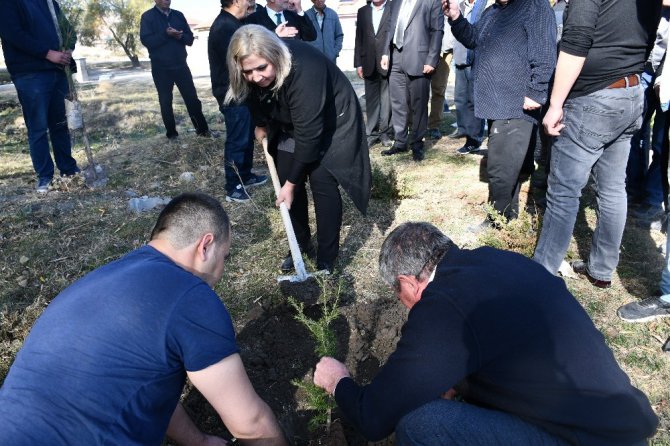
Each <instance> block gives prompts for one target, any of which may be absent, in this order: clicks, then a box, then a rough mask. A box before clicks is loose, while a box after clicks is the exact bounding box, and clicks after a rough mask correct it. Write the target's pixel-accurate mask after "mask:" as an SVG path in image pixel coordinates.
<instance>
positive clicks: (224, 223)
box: [151, 192, 230, 249]
mask: <svg viewBox="0 0 670 446" xmlns="http://www.w3.org/2000/svg"><path fill="white" fill-rule="evenodd" d="M208 232H209V233H212V234H213V235H214V241H215V242H217V243H219V242H222V243H225V242H227V241H228V239H229V238H230V219H229V218H228V214H226V211H225V210H224V209H223V206H221V202H219V200H217V199H216V198H213V197H210V196H209V195H207V194H203V193H200V192H189V193H185V194H181V195H179V196H177V197H175V198H173V199H172V201H170V202H169V203H168V204H167V206H165V208H164V209H163V211H162V212H161V213H160V215H159V216H158V221H157V222H156V225H155V226H154V229H153V230H152V231H151V240H154V239H156V238H164V239H167V240H168V241H169V242H170V244H171V245H172V246H173V247H174V248H176V249H182V248H185V247H186V246H188V245H190V244H192V243H195V242H196V241H197V240H198V239H199V238H200V237H202V236H203V235H205V234H207V233H208Z"/></svg>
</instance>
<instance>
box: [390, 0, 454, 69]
mask: <svg viewBox="0 0 670 446" xmlns="http://www.w3.org/2000/svg"><path fill="white" fill-rule="evenodd" d="M403 1H405V0H395V1H392V2H390V3H391V20H390V24H389V28H388V39H387V42H388V45H389V48H390V45H393V36H394V33H395V27H396V24H397V23H398V12H399V11H400V7H401V6H402V3H403ZM443 34H444V15H443V13H442V6H441V5H440V0H416V4H415V5H414V9H413V10H412V14H411V16H410V19H409V22H408V24H407V29H406V30H405V42H404V44H403V48H407V50H408V51H406V52H405V53H403V58H402V65H403V66H402V67H401V69H402V71H404V72H405V73H406V74H408V75H410V76H423V66H424V65H430V66H431V67H433V68H436V67H437V61H438V59H439V58H440V49H441V46H442V35H443Z"/></svg>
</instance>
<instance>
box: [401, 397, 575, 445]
mask: <svg viewBox="0 0 670 446" xmlns="http://www.w3.org/2000/svg"><path fill="white" fill-rule="evenodd" d="M395 434H396V443H397V444H398V445H400V446H409V445H435V446H440V445H450V446H456V445H467V446H477V445H481V446H493V445H501V446H503V445H504V446H507V445H534V446H567V445H568V443H567V442H566V441H564V440H563V439H561V438H559V437H556V436H554V435H552V434H550V433H548V432H546V431H544V430H542V429H541V428H540V427H538V426H536V425H534V424H532V423H528V422H526V421H523V420H522V419H521V418H519V417H517V416H515V415H511V414H507V413H504V412H500V411H497V410H490V409H484V408H481V407H477V406H473V405H471V404H467V403H463V402H458V401H452V400H436V401H433V402H430V403H428V404H425V405H423V406H421V407H419V408H418V409H415V410H414V411H413V412H410V413H408V414H407V415H405V416H404V417H403V418H402V419H401V420H400V422H399V423H398V426H396V431H395Z"/></svg>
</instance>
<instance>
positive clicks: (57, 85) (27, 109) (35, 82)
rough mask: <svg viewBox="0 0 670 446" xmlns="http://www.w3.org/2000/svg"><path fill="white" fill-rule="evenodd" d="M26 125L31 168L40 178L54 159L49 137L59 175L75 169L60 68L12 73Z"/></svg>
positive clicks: (65, 88) (47, 175)
mask: <svg viewBox="0 0 670 446" xmlns="http://www.w3.org/2000/svg"><path fill="white" fill-rule="evenodd" d="M12 81H13V82H14V86H15V87H16V92H17V93H18V96H19V102H21V108H22V109H23V119H24V120H25V122H26V127H27V129H28V144H29V145H30V158H31V159H32V161H33V168H34V169H35V172H36V173H37V176H38V177H39V179H40V180H50V179H51V178H53V176H54V163H53V161H52V159H51V154H50V153H49V138H50V139H51V145H52V147H53V152H54V159H55V160H56V166H58V170H60V173H61V175H71V174H73V173H76V172H77V171H78V170H79V169H78V168H77V162H76V161H75V159H74V158H72V145H71V142H70V132H69V131H68V128H67V120H66V118H65V96H66V95H67V94H68V86H67V79H66V78H65V74H64V73H63V72H62V71H40V72H36V73H26V74H19V75H15V76H12Z"/></svg>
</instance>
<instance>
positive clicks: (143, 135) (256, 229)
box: [0, 77, 670, 444]
mask: <svg viewBox="0 0 670 446" xmlns="http://www.w3.org/2000/svg"><path fill="white" fill-rule="evenodd" d="M198 88H199V93H200V97H201V99H202V100H203V106H204V109H205V111H206V115H207V117H208V119H209V121H210V123H211V124H212V127H213V129H215V130H219V131H223V130H224V129H223V123H222V120H221V117H220V113H219V112H218V110H217V107H216V104H215V102H214V100H213V98H212V97H211V92H210V89H209V88H210V87H209V84H208V82H207V80H206V79H201V80H199V82H198ZM176 98H177V99H176V100H175V104H176V107H175V112H176V115H177V116H178V117H181V119H182V122H181V125H180V133H181V135H182V136H181V137H180V139H179V140H178V142H176V143H168V142H167V141H166V139H165V138H164V136H163V131H164V130H163V128H162V126H161V121H160V114H159V112H158V104H157V101H156V93H155V90H154V87H153V84H152V82H151V78H150V77H147V78H143V79H141V80H139V81H132V82H130V81H125V82H119V81H115V82H114V83H112V82H107V83H101V84H98V85H97V86H95V85H91V86H86V87H84V88H83V90H82V93H81V99H82V101H83V102H84V113H85V118H86V120H87V125H88V127H89V129H90V133H91V137H92V140H93V150H94V155H95V157H96V160H97V161H98V162H99V163H100V164H102V165H103V166H105V168H106V169H107V172H108V173H109V180H110V181H109V184H108V186H107V187H106V188H103V189H99V190H90V189H86V188H84V187H82V186H78V185H77V184H72V185H68V189H69V191H67V192H64V191H54V192H50V193H49V194H47V195H46V196H38V195H37V194H35V193H34V192H33V190H34V185H35V179H34V174H33V172H32V167H31V164H30V158H29V156H28V153H27V143H26V137H25V127H24V126H23V123H22V118H21V116H20V108H19V107H18V102H17V100H16V95H15V93H14V92H13V91H9V92H2V93H0V206H1V210H0V253H1V254H0V378H4V376H5V375H6V373H7V370H8V368H9V366H10V365H11V363H12V361H13V358H14V356H15V354H16V352H17V351H18V349H19V348H20V347H21V344H22V341H23V339H24V338H25V337H26V335H27V333H28V331H29V329H30V327H31V326H32V324H33V323H34V321H35V319H36V318H37V317H38V316H39V315H40V313H41V312H42V310H43V309H44V308H45V306H46V305H47V304H48V302H49V301H50V300H51V299H52V298H53V297H54V296H56V295H57V294H58V292H59V291H61V290H62V289H63V288H64V287H66V286H67V285H68V284H70V283H71V282H73V281H74V280H76V279H77V278H79V277H81V276H82V275H84V274H85V273H87V272H88V271H90V270H92V269H94V268H95V267H97V266H99V265H102V264H104V263H106V262H108V261H110V260H112V259H114V258H117V257H118V256H120V255H121V254H123V253H125V252H127V251H129V250H131V249H133V248H135V247H137V246H140V245H141V244H143V243H145V241H146V237H147V235H148V232H149V230H150V228H151V226H152V224H153V222H154V220H155V218H156V215H157V211H150V212H147V213H143V214H135V213H133V212H131V211H129V210H128V208H127V202H128V199H129V196H128V191H133V192H134V193H136V194H137V195H140V196H141V195H150V196H163V197H170V196H174V195H176V194H178V193H179V192H182V191H185V190H202V191H204V192H207V193H209V194H211V195H213V196H215V197H217V198H219V199H223V198H224V194H225V191H224V188H223V184H224V178H223V171H222V166H223V164H222V162H223V159H222V153H223V148H222V144H223V140H222V139H219V140H202V139H198V138H196V137H195V136H193V133H190V132H188V131H187V130H188V129H189V128H190V122H188V120H187V119H185V117H186V111H185V108H184V107H183V104H182V103H181V100H180V99H179V96H178V95H176ZM451 120H453V118H446V119H445V122H444V123H443V125H444V127H443V130H445V132H446V131H448V130H449V126H448V125H449V124H450V122H451ZM458 146H459V143H458V142H455V141H451V140H448V138H444V139H442V140H440V141H439V142H438V143H436V144H434V145H430V144H429V149H428V156H427V158H426V160H425V161H424V162H423V163H421V164H416V163H414V162H412V161H411V158H410V157H409V155H401V156H399V157H390V158H386V157H385V158H382V157H381V156H379V151H380V150H381V147H380V146H376V147H373V148H372V149H371V155H372V162H373V165H374V166H375V174H374V189H373V197H374V198H373V200H372V202H371V205H370V210H369V212H368V215H367V216H360V215H359V214H358V213H357V212H356V210H355V209H354V208H353V206H352V204H351V203H350V202H348V201H346V200H345V213H344V226H343V232H342V238H341V240H342V249H341V255H340V258H339V260H338V264H337V268H338V271H339V273H340V274H341V275H342V276H344V277H345V278H346V280H347V283H348V284H349V285H348V286H350V287H351V288H352V289H351V290H350V291H351V294H353V295H355V296H356V299H359V300H362V301H366V302H367V301H373V300H375V299H377V298H378V297H379V293H380V290H383V289H384V287H383V286H382V285H381V284H380V280H379V278H378V277H377V268H376V263H377V256H378V252H379V247H380V246H381V242H382V241H383V239H384V236H385V235H386V234H387V233H388V231H389V229H390V228H393V227H395V226H396V225H398V224H399V223H401V222H404V221H408V220H426V221H430V222H432V223H433V224H435V225H437V226H438V227H440V228H441V229H443V230H444V231H445V232H446V233H447V234H449V235H450V236H451V237H452V238H453V239H454V241H455V242H456V243H457V244H459V245H461V246H466V247H475V246H480V245H482V244H489V245H494V246H497V247H502V248H507V249H513V250H515V251H518V252H521V253H524V254H526V255H529V254H531V253H532V250H533V248H534V244H535V241H536V237H537V227H538V223H539V222H538V221H537V220H536V218H535V217H534V215H533V214H532V213H530V214H529V213H526V214H523V215H522V217H521V218H520V219H519V220H518V221H517V222H516V223H514V224H512V225H509V226H507V227H505V228H504V229H503V230H502V231H499V232H490V231H489V232H486V233H484V234H481V235H480V236H474V235H473V234H471V233H469V232H468V231H467V230H466V228H467V227H468V226H469V225H472V224H475V223H478V222H480V221H481V220H482V219H483V218H484V216H485V214H486V209H485V201H486V195H487V185H486V183H485V182H484V181H483V174H482V170H483V169H482V166H481V157H478V156H467V157H463V156H458V155H455V153H454V151H455V149H456V148H457V147H458ZM75 155H76V157H77V159H78V160H79V162H80V163H81V164H82V165H85V155H84V152H83V149H82V147H81V144H80V142H79V141H77V146H76V148H75ZM256 165H257V166H259V167H258V170H259V171H264V163H263V162H262V160H261V157H260V152H259V155H258V158H257V163H256ZM185 171H191V172H194V174H195V177H196V181H195V182H194V183H190V184H181V183H180V182H179V179H178V178H179V175H180V174H181V173H182V172H185ZM525 186H526V187H525V188H524V191H523V201H524V202H526V200H527V193H528V190H527V184H526V185H525ZM253 192H254V193H253V202H252V203H250V204H243V205H240V204H228V203H226V204H225V206H226V209H227V210H228V212H229V213H230V216H231V219H232V222H233V231H234V240H233V251H232V257H231V260H230V262H229V264H228V265H227V271H226V273H225V277H224V279H223V280H222V281H221V282H220V284H219V285H218V286H217V291H218V292H219V293H220V295H221V296H223V299H224V301H225V303H226V305H227V306H228V308H229V309H230V310H231V313H232V315H233V319H234V320H235V321H236V324H237V325H238V327H237V328H238V329H242V328H243V327H244V325H245V323H246V322H247V321H248V320H249V319H250V316H249V314H250V313H253V309H254V308H256V307H258V305H264V304H265V303H268V302H272V301H274V300H276V299H279V298H281V293H280V291H279V289H278V287H277V286H276V282H275V279H276V276H277V274H278V268H277V267H278V263H279V261H280V259H281V258H282V257H283V255H284V254H285V252H286V249H287V248H286V246H287V245H286V240H285V236H284V232H283V227H282V224H281V220H280V218H279V214H278V213H277V212H276V210H275V209H274V208H273V206H272V203H273V194H272V191H271V189H270V188H269V187H264V188H260V189H259V190H254V191H253ZM531 210H532V209H531ZM594 220H595V215H594V212H593V203H592V202H591V201H590V200H589V199H588V198H587V200H585V206H584V208H583V212H581V213H580V217H579V219H578V230H577V233H576V239H575V240H574V241H573V244H572V247H571V250H570V253H569V255H570V256H572V257H581V256H584V255H585V254H586V252H587V250H588V246H589V242H588V241H589V238H590V236H591V233H592V227H593V224H594ZM663 240H664V236H663V235H662V234H660V233H658V232H654V231H648V230H646V231H645V230H641V229H637V228H633V227H628V228H627V230H626V234H625V237H624V243H623V246H622V258H621V264H620V266H619V268H618V270H617V276H616V277H615V279H614V285H613V287H612V288H611V289H610V290H605V291H600V290H596V289H595V288H594V287H592V286H591V285H590V284H589V283H588V282H586V281H584V280H581V279H567V280H566V282H567V284H568V287H569V288H570V289H571V291H572V292H573V293H574V294H575V295H576V296H577V298H578V299H579V301H580V302H581V303H582V305H583V306H584V307H585V308H586V309H587V311H588V312H589V314H590V315H591V317H592V318H593V320H594V321H595V323H596V325H597V326H598V328H599V329H600V330H601V331H602V333H603V334H604V336H605V338H606V339H607V342H608V344H609V345H610V347H611V348H612V350H613V351H614V354H615V355H616V357H617V359H618V360H619V362H620V364H621V365H622V367H623V368H624V369H625V370H626V371H627V372H628V373H629V375H630V376H631V379H632V380H633V382H634V384H635V385H636V386H638V387H639V388H640V389H642V390H643V391H644V392H645V393H646V394H647V395H648V396H649V398H650V400H651V402H652V404H653V406H654V408H655V410H656V411H657V413H658V414H659V416H660V418H661V426H660V429H659V432H658V434H657V436H656V438H655V439H654V442H653V443H654V444H670V433H668V429H669V428H670V408H668V400H669V397H670V390H669V388H668V385H667V383H668V382H670V365H669V364H668V357H666V356H665V355H664V354H663V353H662V352H661V345H662V344H663V342H665V340H666V338H668V336H669V335H670V327H669V324H668V323H667V322H665V321H660V322H653V323H649V324H625V323H623V322H621V321H620V320H619V319H618V318H617V317H616V315H615V311H616V308H617V307H618V306H619V305H621V304H624V303H626V302H629V301H631V300H634V299H638V298H642V297H645V296H647V295H649V294H650V293H652V292H653V291H654V290H655V288H656V286H657V284H658V279H659V277H660V269H661V266H662V256H661V254H660V253H659V252H658V251H657V249H656V247H657V246H658V245H659V244H660V243H662V242H663Z"/></svg>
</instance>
